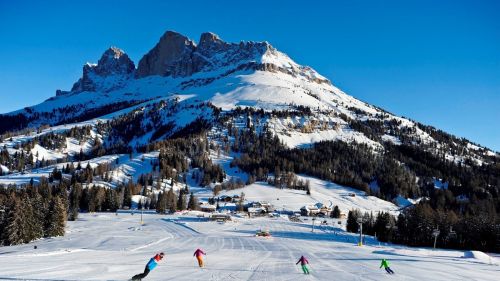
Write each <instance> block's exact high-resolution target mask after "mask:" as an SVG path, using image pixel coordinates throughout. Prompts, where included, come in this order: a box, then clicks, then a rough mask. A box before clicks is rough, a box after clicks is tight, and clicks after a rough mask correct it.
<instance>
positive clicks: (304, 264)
mask: <svg viewBox="0 0 500 281" xmlns="http://www.w3.org/2000/svg"><path fill="white" fill-rule="evenodd" d="M299 262H300V265H301V266H302V271H304V274H309V269H308V268H307V265H308V264H309V261H308V260H307V259H306V257H304V256H301V257H300V259H299V261H298V262H297V263H295V264H299Z"/></svg>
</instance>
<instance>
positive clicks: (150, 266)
mask: <svg viewBox="0 0 500 281" xmlns="http://www.w3.org/2000/svg"><path fill="white" fill-rule="evenodd" d="M164 255H165V254H164V253H163V252H161V253H159V254H156V255H155V256H154V257H152V258H151V259H150V260H149V262H148V263H147V264H146V268H144V272H143V273H140V274H137V275H134V277H132V280H142V278H144V277H146V276H147V275H148V274H149V272H150V271H151V270H153V269H154V268H155V267H156V266H157V265H158V262H160V261H161V260H162V259H163V256H164Z"/></svg>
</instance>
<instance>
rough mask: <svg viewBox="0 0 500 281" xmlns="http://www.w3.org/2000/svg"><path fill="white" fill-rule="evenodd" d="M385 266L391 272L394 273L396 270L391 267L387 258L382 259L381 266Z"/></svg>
mask: <svg viewBox="0 0 500 281" xmlns="http://www.w3.org/2000/svg"><path fill="white" fill-rule="evenodd" d="M382 266H383V267H384V269H385V271H387V273H389V274H394V271H392V269H391V268H390V267H389V262H388V261H387V260H386V259H382V263H381V264H380V268H382Z"/></svg>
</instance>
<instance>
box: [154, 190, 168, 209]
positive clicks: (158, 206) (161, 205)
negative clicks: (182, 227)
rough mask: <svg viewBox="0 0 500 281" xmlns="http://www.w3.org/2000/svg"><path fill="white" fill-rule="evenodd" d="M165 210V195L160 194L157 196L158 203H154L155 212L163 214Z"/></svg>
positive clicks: (163, 193)
mask: <svg viewBox="0 0 500 281" xmlns="http://www.w3.org/2000/svg"><path fill="white" fill-rule="evenodd" d="M166 209H167V194H166V193H165V192H160V194H158V202H157V203H156V212H157V213H160V214H165V212H166Z"/></svg>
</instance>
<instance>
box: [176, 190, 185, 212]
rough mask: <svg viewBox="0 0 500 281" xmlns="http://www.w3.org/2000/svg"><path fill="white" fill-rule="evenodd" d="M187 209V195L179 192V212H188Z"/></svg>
mask: <svg viewBox="0 0 500 281" xmlns="http://www.w3.org/2000/svg"><path fill="white" fill-rule="evenodd" d="M186 208H187V200H186V194H184V191H182V189H181V191H180V192H179V198H178V199H177V210H179V211H182V210H186Z"/></svg>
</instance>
